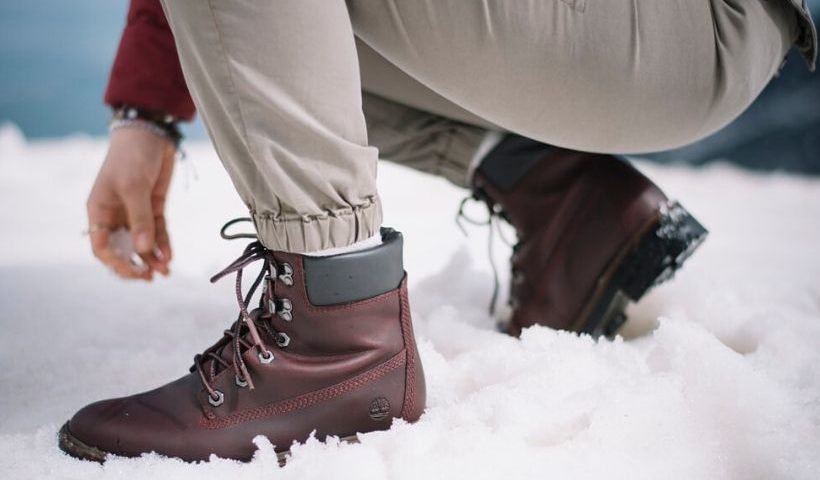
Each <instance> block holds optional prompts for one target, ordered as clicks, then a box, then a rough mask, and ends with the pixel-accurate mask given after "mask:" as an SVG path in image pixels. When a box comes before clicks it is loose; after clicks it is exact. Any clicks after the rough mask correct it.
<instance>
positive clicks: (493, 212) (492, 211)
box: [456, 188, 521, 316]
mask: <svg viewBox="0 0 820 480" xmlns="http://www.w3.org/2000/svg"><path fill="white" fill-rule="evenodd" d="M470 202H477V203H480V204H483V205H484V206H486V207H487V218H486V219H475V218H473V217H470V216H469V215H467V214H466V213H465V206H466V205H467V204H468V203H470ZM499 207H500V206H499V205H498V204H497V203H495V202H494V201H493V200H492V199H491V198H490V196H489V195H487V193H486V192H484V190H481V189H478V188H476V189H475V190H473V193H472V194H471V195H468V196H466V197H464V198H463V199H462V200H461V203H460V204H459V206H458V212H457V213H456V225H458V228H459V229H460V230H461V233H463V234H464V236H465V237H468V236H469V234H468V233H467V229H466V228H464V224H463V223H462V222H466V223H469V224H471V225H476V226H488V227H489V229H490V231H489V234H488V235H487V256H488V257H489V260H490V269H491V270H492V272H493V293H492V295H491V296H490V305H489V307H488V309H487V310H488V311H489V313H490V315H491V316H494V315H495V309H496V304H497V303H498V293H499V290H500V283H499V281H498V267H497V266H496V264H495V257H494V256H493V245H494V243H495V236H496V235H497V236H498V237H499V238H500V239H501V240H502V241H503V242H504V243H505V244H507V245H508V246H510V247H512V249H513V251H516V250H518V248H519V245H520V243H521V242H520V241H519V242H513V241H511V240H509V239H508V238H507V237H506V236H505V235H504V232H503V230H502V229H501V225H500V223H501V220H503V221H506V222H509V220H508V219H507V216H506V214H505V213H504V211H503V210H501V208H499Z"/></svg>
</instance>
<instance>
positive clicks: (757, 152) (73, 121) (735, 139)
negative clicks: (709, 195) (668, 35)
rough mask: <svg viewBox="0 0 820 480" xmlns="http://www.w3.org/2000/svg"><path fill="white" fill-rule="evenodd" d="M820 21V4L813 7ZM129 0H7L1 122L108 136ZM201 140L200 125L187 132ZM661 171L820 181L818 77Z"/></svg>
mask: <svg viewBox="0 0 820 480" xmlns="http://www.w3.org/2000/svg"><path fill="white" fill-rule="evenodd" d="M809 4H810V6H811V8H812V11H813V12H814V16H815V21H816V22H820V18H819V17H820V15H818V14H819V13H820V0H809ZM127 6H128V2H127V0H105V1H91V0H73V1H67V0H38V1H35V2H26V1H19V0H16V1H15V0H0V123H6V122H11V123H13V124H15V125H17V126H18V127H19V128H20V129H21V130H22V132H23V133H24V135H25V136H26V137H27V138H30V139H37V138H44V137H60V136H65V135H71V134H86V135H94V136H101V135H105V134H106V124H107V121H108V118H109V111H108V109H107V108H106V107H105V106H104V105H103V103H102V94H103V90H104V88H105V84H106V80H107V77H108V71H109V68H110V65H111V62H112V59H113V56H114V52H115V50H116V47H117V44H118V42H119V36H120V32H121V29H122V27H123V25H124V22H125V15H126V9H127ZM185 131H186V135H187V136H188V137H189V138H204V137H205V130H204V129H203V128H202V125H201V124H200V123H199V122H196V123H194V124H193V125H188V126H186V127H185ZM650 157H651V158H652V159H653V160H656V161H658V162H664V163H668V162H686V163H691V164H703V163H708V162H711V161H716V160H727V159H728V160H730V161H732V162H734V163H737V164H741V165H743V166H745V167H748V168H751V169H757V170H781V171H789V172H799V173H806V174H813V175H818V174H820V75H814V74H811V73H809V72H808V69H807V68H806V66H805V63H804V61H803V59H802V58H800V56H799V55H798V54H797V52H795V51H794V50H792V52H791V54H790V55H789V58H788V61H787V63H786V66H785V67H784V68H783V70H782V71H781V73H780V76H779V78H777V79H775V81H773V82H771V83H770V84H769V86H768V87H767V89H766V91H765V92H764V93H763V95H761V97H760V98H759V99H758V100H757V101H756V102H755V104H754V105H752V107H751V108H750V109H749V110H747V111H746V112H745V113H744V114H743V115H742V116H741V117H740V118H739V119H738V120H737V121H736V122H734V123H733V124H732V125H730V126H729V127H727V128H725V129H724V130H722V131H721V132H719V133H718V134H716V135H713V136H712V137H709V138H707V139H705V140H703V141H701V142H698V143H696V144H693V145H690V146H688V147H686V148H682V149H678V150H673V151H668V152H659V153H657V154H654V155H651V156H650Z"/></svg>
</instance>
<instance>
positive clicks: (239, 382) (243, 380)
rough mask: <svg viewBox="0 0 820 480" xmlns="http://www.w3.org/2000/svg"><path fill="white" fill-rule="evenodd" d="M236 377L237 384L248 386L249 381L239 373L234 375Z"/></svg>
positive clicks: (238, 385)
mask: <svg viewBox="0 0 820 480" xmlns="http://www.w3.org/2000/svg"><path fill="white" fill-rule="evenodd" d="M234 379H235V380H236V386H237V387H241V388H245V387H247V386H248V381H247V380H245V379H243V378H241V377H240V376H239V375H234Z"/></svg>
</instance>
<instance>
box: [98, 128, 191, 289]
mask: <svg viewBox="0 0 820 480" xmlns="http://www.w3.org/2000/svg"><path fill="white" fill-rule="evenodd" d="M175 152H176V148H175V147H174V145H173V143H171V141H169V140H168V139H165V138H162V137H160V136H158V135H156V134H154V133H152V132H150V131H148V130H146V129H142V128H119V129H116V130H114V131H113V132H111V143H110V145H109V147H108V154H107V155H106V157H105V161H104V162H103V164H102V166H101V167H100V171H99V172H98V173H97V179H96V180H95V181H94V186H93V187H92V188H91V193H90V194H89V196H88V201H87V203H86V208H87V211H88V224H89V238H90V240H91V249H92V251H93V252H94V256H95V257H97V258H98V259H99V260H100V261H101V262H102V263H104V264H105V265H107V266H108V267H110V268H111V269H112V270H114V272H116V273H117V275H119V276H120V277H122V278H134V279H143V280H148V281H150V280H151V279H152V278H153V274H154V272H159V273H161V274H163V275H166V276H167V275H168V274H169V272H170V270H169V263H170V261H171V243H170V240H169V237H168V231H167V228H166V225H165V200H166V198H167V193H168V186H169V185H170V183H171V175H172V173H173V169H174V154H175ZM122 228H126V229H127V230H128V231H129V232H130V237H131V241H132V243H133V246H134V248H135V250H136V252H137V254H138V255H139V257H140V259H141V260H142V263H143V265H139V264H138V263H137V262H134V261H132V260H130V259H129V258H127V257H125V256H123V255H121V254H118V253H120V251H121V250H120V249H118V248H117V246H116V245H115V243H118V242H112V240H117V239H116V238H115V236H114V235H113V233H114V232H115V231H117V230H118V229H122ZM119 240H121V239H119ZM119 243H121V241H120V242H119Z"/></svg>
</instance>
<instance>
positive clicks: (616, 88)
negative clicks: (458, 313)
mask: <svg viewBox="0 0 820 480" xmlns="http://www.w3.org/2000/svg"><path fill="white" fill-rule="evenodd" d="M348 8H349V11H350V13H351V18H352V20H353V27H354V31H355V33H356V35H357V37H358V38H359V39H360V40H361V41H362V42H364V43H366V44H367V45H368V46H370V47H371V48H372V49H373V50H375V51H376V52H378V54H379V55H381V56H382V57H384V58H386V59H387V60H388V61H389V62H390V63H391V64H393V65H395V66H396V67H397V68H398V69H399V71H401V72H404V73H406V74H407V75H409V76H410V77H412V78H413V79H415V80H416V81H417V82H418V83H419V84H421V85H422V86H423V87H425V88H426V89H428V90H430V91H432V92H434V93H435V94H436V97H438V98H443V99H446V101H447V102H448V103H451V104H454V105H455V106H457V107H459V108H460V109H461V111H466V112H468V113H469V114H471V115H474V116H475V117H478V118H480V119H483V120H485V121H486V122H489V123H490V124H492V125H495V126H498V127H500V128H502V129H505V130H510V131H514V132H516V133H519V134H521V135H525V136H527V137H530V138H534V139H537V140H540V141H543V142H546V143H550V144H555V145H559V146H563V147H566V148H572V149H576V150H584V151H592V152H605V153H641V152H648V151H655V150H662V149H668V148H673V147H677V146H680V145H684V144H687V143H691V142H693V141H696V140H698V139H700V138H702V137H704V136H706V135H708V134H710V133H713V132H715V131H716V130H718V129H719V128H721V127H722V126H724V125H725V124H727V123H728V122H729V121H731V120H732V119H734V118H735V117H736V116H737V115H739V114H740V113H741V112H742V111H743V110H744V109H745V108H746V107H748V105H749V104H750V103H751V102H752V100H754V98H756V96H757V95H758V94H759V93H760V91H761V90H762V89H763V87H764V86H765V85H766V84H767V83H768V81H769V80H770V79H771V78H772V76H773V75H774V73H775V72H776V71H777V68H778V67H779V65H780V63H781V60H782V58H783V56H784V55H785V53H786V52H787V50H788V49H789V48H790V46H791V45H792V43H793V41H794V39H795V38H796V34H797V33H796V32H797V30H796V20H795V16H794V12H793V11H792V9H791V7H790V6H789V5H788V2H785V1H782V0H759V1H746V0H658V1H652V2H634V1H627V0H608V1H592V0H517V1H515V2H505V1H495V2H493V1H484V2H463V1H459V0H417V1H412V2H400V1H395V0H379V1H375V0H348ZM378 88H379V90H378V94H379V95H381V96H383V97H386V98H389V99H391V100H394V101H398V102H401V103H405V104H407V105H410V106H419V107H421V108H423V109H425V110H429V111H437V108H436V107H435V106H433V107H431V106H430V105H429V102H430V101H434V100H435V97H430V96H428V97H425V98H424V101H425V102H427V103H425V104H419V105H414V103H416V102H418V96H419V95H418V92H419V90H418V89H402V88H391V87H390V82H382V83H381V84H380V85H379V86H378ZM445 107H446V108H450V107H449V106H445ZM438 111H441V110H438Z"/></svg>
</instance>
